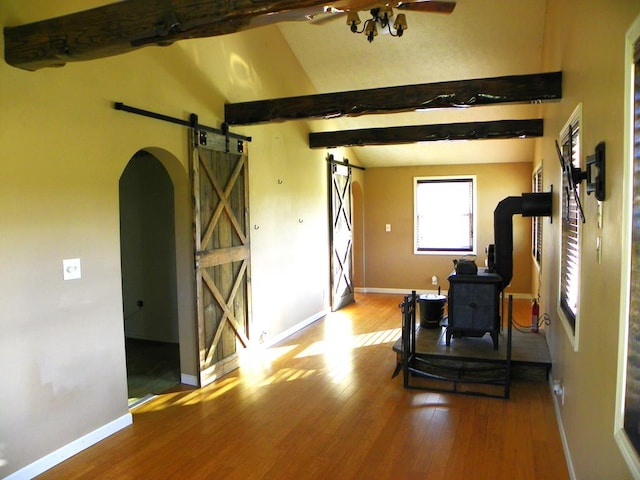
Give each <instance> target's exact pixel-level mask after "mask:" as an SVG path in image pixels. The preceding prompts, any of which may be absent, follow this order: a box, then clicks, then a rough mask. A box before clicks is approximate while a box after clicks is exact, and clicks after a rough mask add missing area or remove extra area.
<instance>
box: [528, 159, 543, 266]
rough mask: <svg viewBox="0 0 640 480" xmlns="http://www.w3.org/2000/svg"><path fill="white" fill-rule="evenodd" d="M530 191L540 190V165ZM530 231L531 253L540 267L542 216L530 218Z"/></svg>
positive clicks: (537, 191) (538, 191)
mask: <svg viewBox="0 0 640 480" xmlns="http://www.w3.org/2000/svg"><path fill="white" fill-rule="evenodd" d="M532 191H533V193H541V192H542V165H541V166H540V167H538V169H537V170H536V171H535V172H534V174H533V185H532ZM531 233H532V238H531V254H532V255H533V259H534V260H535V261H536V265H538V269H540V268H541V267H542V217H533V218H532V228H531Z"/></svg>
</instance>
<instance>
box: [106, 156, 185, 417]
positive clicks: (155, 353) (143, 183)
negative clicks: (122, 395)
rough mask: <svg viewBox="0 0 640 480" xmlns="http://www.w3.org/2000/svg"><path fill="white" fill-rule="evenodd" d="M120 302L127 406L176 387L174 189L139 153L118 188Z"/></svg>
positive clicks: (163, 171) (165, 175)
mask: <svg viewBox="0 0 640 480" xmlns="http://www.w3.org/2000/svg"><path fill="white" fill-rule="evenodd" d="M119 187H120V190H119V197H120V248H121V267H122V299H123V314H124V333H125V342H126V357H127V382H128V389H129V404H130V405H133V404H135V403H136V402H139V401H141V400H142V399H144V398H145V397H148V396H150V395H153V394H159V393H163V392H165V391H167V390H169V389H171V388H173V387H175V386H176V385H178V384H179V383H180V341H179V327H178V323H179V322H178V301H177V285H176V238H175V220H174V219H175V213H174V187H173V183H172V181H171V178H170V176H169V174H168V173H167V170H166V169H165V167H164V166H163V164H162V163H161V162H160V161H159V160H158V159H157V158H156V157H155V156H154V155H152V154H150V153H148V152H146V151H144V150H141V151H139V152H138V153H136V154H135V155H134V156H133V157H132V158H131V160H130V161H129V163H128V165H127V167H126V168H125V170H124V172H123V174H122V176H121V177H120V184H119Z"/></svg>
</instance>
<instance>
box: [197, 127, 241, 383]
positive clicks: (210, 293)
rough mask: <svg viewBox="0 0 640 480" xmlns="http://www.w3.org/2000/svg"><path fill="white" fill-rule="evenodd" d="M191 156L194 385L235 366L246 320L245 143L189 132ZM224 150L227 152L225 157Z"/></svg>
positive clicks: (210, 379)
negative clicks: (196, 347)
mask: <svg viewBox="0 0 640 480" xmlns="http://www.w3.org/2000/svg"><path fill="white" fill-rule="evenodd" d="M193 140H194V141H192V142H191V145H192V146H193V152H192V156H191V158H192V179H193V201H194V239H195V267H196V295H197V299H196V300H197V312H198V340H199V353H200V384H201V385H206V384H208V383H210V382H212V381H213V380H215V379H216V378H219V377H220V376H222V375H224V374H225V373H228V372H229V371H231V370H233V369H235V368H237V366H238V350H239V349H240V348H242V347H246V346H247V345H248V337H249V323H250V315H251V303H250V302H251V295H250V293H251V292H250V288H251V286H250V244H249V197H248V164H247V159H248V157H247V155H246V152H245V151H244V149H245V148H246V143H244V144H243V143H242V142H238V141H235V140H229V139H226V138H225V137H224V136H221V135H217V134H213V133H210V132H202V131H198V132H195V138H194V139H193ZM228 149H230V151H227V150H228Z"/></svg>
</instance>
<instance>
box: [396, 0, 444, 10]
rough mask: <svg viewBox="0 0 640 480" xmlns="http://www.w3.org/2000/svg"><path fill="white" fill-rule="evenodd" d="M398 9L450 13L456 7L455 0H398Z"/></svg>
mask: <svg viewBox="0 0 640 480" xmlns="http://www.w3.org/2000/svg"><path fill="white" fill-rule="evenodd" d="M395 8H397V9H398V10H408V11H412V12H430V13H451V12H453V9H454V8H456V2H444V1H442V2H441V1H437V0H433V1H432V0H417V1H411V0H406V1H404V2H398V4H397V5H396V7H395Z"/></svg>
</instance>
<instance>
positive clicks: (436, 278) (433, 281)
mask: <svg viewBox="0 0 640 480" xmlns="http://www.w3.org/2000/svg"><path fill="white" fill-rule="evenodd" d="M431 285H438V277H437V276H435V275H434V276H433V277H431Z"/></svg>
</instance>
